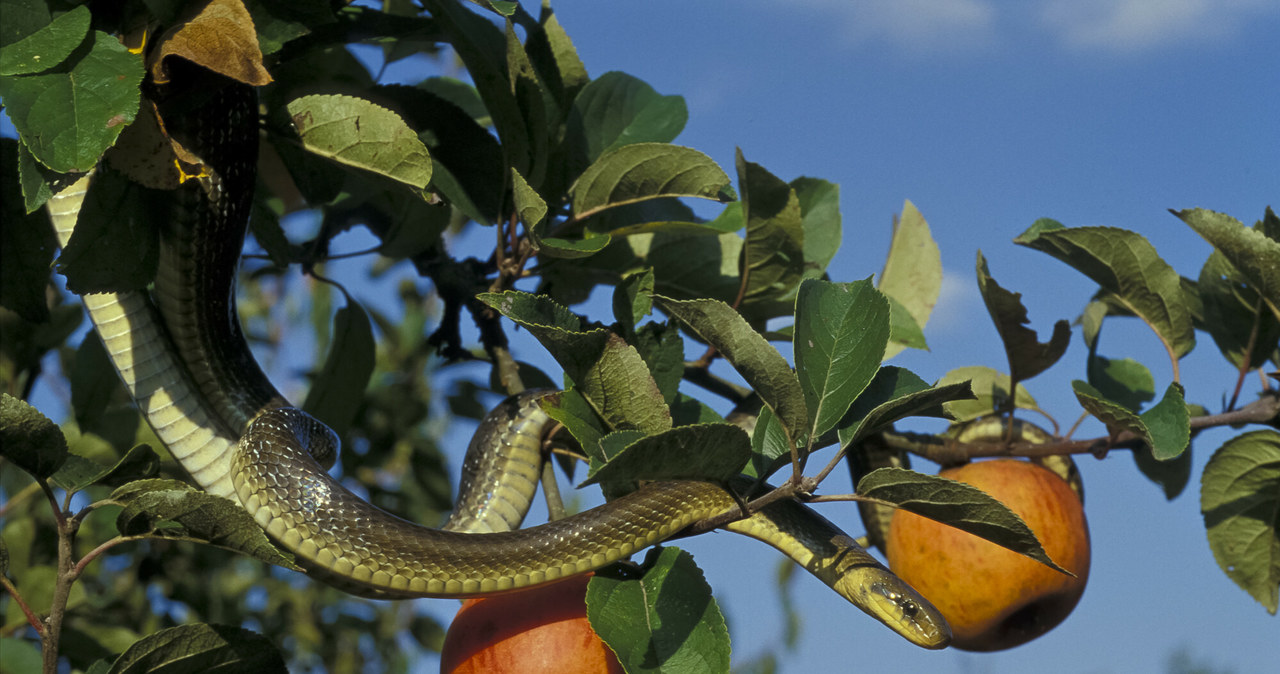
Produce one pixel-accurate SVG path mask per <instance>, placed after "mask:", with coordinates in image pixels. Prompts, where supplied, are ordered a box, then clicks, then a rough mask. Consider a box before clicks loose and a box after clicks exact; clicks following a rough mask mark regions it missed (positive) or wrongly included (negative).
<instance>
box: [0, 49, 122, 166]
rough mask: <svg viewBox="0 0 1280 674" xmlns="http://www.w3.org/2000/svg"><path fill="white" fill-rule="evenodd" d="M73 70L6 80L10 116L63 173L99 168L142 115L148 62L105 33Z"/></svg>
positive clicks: (44, 160)
mask: <svg viewBox="0 0 1280 674" xmlns="http://www.w3.org/2000/svg"><path fill="white" fill-rule="evenodd" d="M90 45H91V46H90V48H89V49H88V50H87V51H86V50H81V51H80V52H77V55H74V56H73V57H72V59H71V61H69V64H70V65H69V67H68V66H65V65H64V67H62V68H58V69H57V70H56V71H55V72H49V73H45V74H40V75H23V76H17V77H3V78H0V98H4V105H5V114H6V115H8V117H9V119H10V121H12V122H13V125H14V127H16V128H17V130H18V133H19V134H20V136H21V138H22V143H23V144H24V145H25V146H26V147H27V149H29V150H31V153H32V154H33V155H35V157H36V159H38V160H39V161H40V163H41V164H43V165H45V166H47V167H49V168H51V169H53V170H54V171H57V172H59V173H70V172H82V171H88V170H89V169H91V168H93V166H94V164H96V163H97V162H98V159H99V158H100V157H101V156H102V153H103V152H104V151H106V149H107V148H108V147H110V146H111V144H112V143H114V142H115V140H116V137H117V136H119V135H120V132H121V131H122V130H124V128H125V126H127V125H128V124H130V123H131V122H133V120H134V118H135V117H136V116H137V114H138V101H139V98H140V93H139V88H138V85H139V84H140V83H141V82H142V76H143V67H142V58H141V56H139V55H137V54H132V53H130V52H129V50H128V49H127V48H125V46H124V45H122V44H120V42H119V40H117V39H115V38H114V37H112V36H110V35H107V34H106V33H103V32H101V31H94V32H93V33H92V34H91V36H90Z"/></svg>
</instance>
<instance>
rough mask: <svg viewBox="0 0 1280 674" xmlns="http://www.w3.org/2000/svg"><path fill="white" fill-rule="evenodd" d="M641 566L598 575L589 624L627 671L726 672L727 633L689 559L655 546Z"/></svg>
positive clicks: (591, 591) (589, 598) (591, 586)
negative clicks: (638, 570)
mask: <svg viewBox="0 0 1280 674" xmlns="http://www.w3.org/2000/svg"><path fill="white" fill-rule="evenodd" d="M645 567H646V570H645V571H644V573H643V575H639V574H635V573H634V572H631V571H629V570H624V569H621V568H619V567H610V570H607V571H602V572H597V573H596V575H595V576H594V577H593V578H592V579H591V582H590V584H588V586H587V619H588V620H589V621H590V622H591V628H592V629H594V630H595V631H596V633H597V634H599V635H600V638H601V639H604V642H605V643H606V644H609V647H610V648H612V649H613V650H614V652H615V653H617V654H618V659H619V660H621V661H622V663H623V666H624V667H625V668H626V670H627V671H628V672H630V673H631V674H641V673H643V672H724V671H728V670H729V631H728V628H727V627H726V626H725V622H724V616H723V615H722V614H721V613H720V608H719V606H717V605H716V600H715V598H714V597H712V596H711V586H709V585H708V584H707V581H706V579H705V578H703V575H702V571H701V570H700V569H699V568H698V567H697V565H696V564H694V562H693V557H692V556H690V555H689V553H687V552H684V551H683V550H680V549H679V548H672V547H668V548H661V549H655V550H654V551H652V552H651V553H650V555H649V557H648V559H647V560H646V563H645ZM614 569H617V571H614Z"/></svg>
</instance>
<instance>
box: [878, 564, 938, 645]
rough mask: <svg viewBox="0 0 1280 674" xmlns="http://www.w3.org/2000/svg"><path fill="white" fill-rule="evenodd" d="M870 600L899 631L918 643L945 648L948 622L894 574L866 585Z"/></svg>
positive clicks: (884, 619)
mask: <svg viewBox="0 0 1280 674" xmlns="http://www.w3.org/2000/svg"><path fill="white" fill-rule="evenodd" d="M866 589H867V594H868V595H869V596H868V599H869V600H870V602H869V603H871V604H872V605H874V606H875V607H877V609H878V610H879V612H880V615H879V616H877V617H879V618H880V619H881V620H882V621H884V622H885V623H886V624H892V625H897V626H898V630H897V631H898V633H899V634H901V635H902V636H903V637H905V638H907V639H908V640H909V641H911V643H914V644H915V645H917V646H921V647H923V648H930V649H939V648H946V647H947V646H948V645H949V644H950V643H951V625H949V624H947V619H946V618H944V617H942V613H941V612H940V611H938V609H937V608H936V607H934V605H933V604H931V603H929V600H928V599H925V598H924V597H923V596H921V595H920V593H919V592H916V591H915V589H913V588H912V587H911V586H909V585H907V584H906V583H905V582H904V581H902V580H901V579H899V578H898V577H897V576H893V575H891V574H890V575H889V576H888V577H887V578H885V579H883V580H875V581H872V582H870V583H868V584H867V586H866Z"/></svg>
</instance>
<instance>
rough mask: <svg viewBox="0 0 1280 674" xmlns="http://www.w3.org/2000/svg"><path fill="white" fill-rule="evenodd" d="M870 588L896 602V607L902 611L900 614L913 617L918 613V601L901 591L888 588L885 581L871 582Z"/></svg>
mask: <svg viewBox="0 0 1280 674" xmlns="http://www.w3.org/2000/svg"><path fill="white" fill-rule="evenodd" d="M871 590H872V591H873V592H875V593H876V594H878V595H880V596H882V597H884V598H885V599H888V600H889V601H891V602H893V603H894V604H896V605H897V606H898V609H899V610H900V611H902V615H903V616H905V617H907V618H915V617H916V616H917V615H919V613H920V604H919V603H917V602H916V601H915V600H914V599H912V598H910V597H908V596H906V595H904V594H902V593H901V592H898V591H897V590H894V589H892V588H890V587H889V586H888V585H886V584H885V583H872V584H871Z"/></svg>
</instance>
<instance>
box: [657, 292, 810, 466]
mask: <svg viewBox="0 0 1280 674" xmlns="http://www.w3.org/2000/svg"><path fill="white" fill-rule="evenodd" d="M654 300H655V301H656V302H657V303H658V306H659V307H660V308H661V309H662V310H663V311H665V312H667V313H668V314H670V315H671V316H673V317H675V318H677V319H679V320H680V321H681V322H683V323H684V324H685V325H687V326H688V327H689V329H690V330H692V331H693V332H694V333H695V334H697V335H698V336H699V337H701V338H702V339H703V340H705V341H706V342H707V343H708V344H710V345H711V346H714V347H715V348H716V350H717V351H719V352H720V353H721V354H722V355H724V357H725V358H726V359H728V361H729V362H730V363H732V364H733V367H734V369H736V370H737V371H738V373H739V374H741V375H742V378H743V379H745V380H746V381H747V385H748V386H750V387H751V388H753V389H755V391H756V392H757V393H758V394H759V395H760V398H761V399H762V400H764V403H765V404H766V405H768V406H769V407H770V408H771V409H772V410H773V412H774V414H776V415H777V416H778V418H779V419H780V420H781V421H782V423H783V426H784V427H786V428H787V431H788V434H789V436H790V437H791V438H792V440H793V441H795V442H796V443H797V444H803V439H804V436H805V433H806V430H807V429H808V428H809V423H808V412H807V411H806V408H805V402H804V400H805V399H804V389H803V388H802V387H801V385H800V380H799V379H797V378H796V374H795V373H794V372H792V371H791V366H790V365H789V364H788V363H787V359H786V358H783V357H782V354H780V353H778V350H777V349H775V348H773V346H771V345H770V344H769V342H767V341H765V339H764V337H762V336H761V335H760V333H758V332H756V331H755V330H753V329H751V326H750V325H748V324H747V321H746V320H745V319H744V318H742V315H741V314H739V313H738V312H736V311H734V310H733V308H732V307H730V306H729V305H727V304H725V303H724V302H720V301H718V300H674V299H671V298H669V297H663V296H661V295H654Z"/></svg>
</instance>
